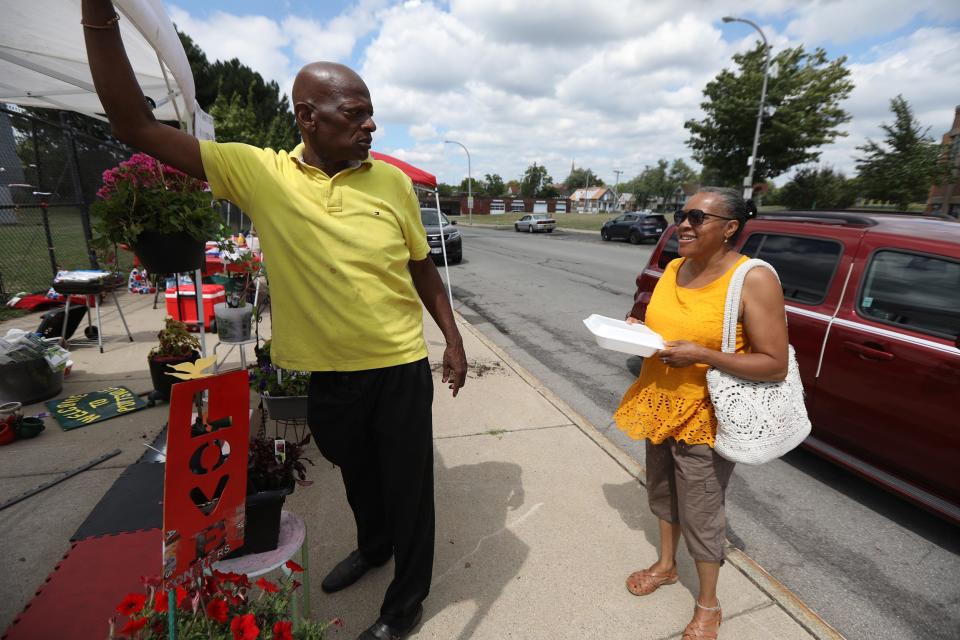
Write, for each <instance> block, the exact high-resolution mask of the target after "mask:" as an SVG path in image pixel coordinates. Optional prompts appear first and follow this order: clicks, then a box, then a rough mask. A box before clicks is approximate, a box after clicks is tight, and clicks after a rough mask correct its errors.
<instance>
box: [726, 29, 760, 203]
mask: <svg viewBox="0 0 960 640" xmlns="http://www.w3.org/2000/svg"><path fill="white" fill-rule="evenodd" d="M723 21H724V22H727V23H729V22H742V23H744V24H748V25H750V26H751V27H753V28H754V29H756V30H757V33H759V34H760V37H761V38H762V39H763V49H764V51H765V52H766V58H765V60H764V62H763V87H762V88H761V89H760V108H759V110H758V111H757V128H756V129H755V130H754V132H753V151H752V152H751V154H750V170H749V171H748V172H747V179H746V180H745V181H744V185H743V197H744V198H750V197H751V196H753V169H754V167H756V166H757V147H758V146H759V145H760V124H761V123H762V122H763V107H764V103H766V101H767V73H768V71H769V69H770V45H769V44H767V36H765V35H764V33H763V29H761V28H760V27H759V26H757V23H756V22H753V21H752V20H747V19H746V18H734V17H732V16H724V17H723Z"/></svg>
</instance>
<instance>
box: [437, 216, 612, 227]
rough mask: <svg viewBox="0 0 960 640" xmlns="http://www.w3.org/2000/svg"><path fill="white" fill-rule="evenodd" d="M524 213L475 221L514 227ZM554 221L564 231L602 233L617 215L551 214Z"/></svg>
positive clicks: (486, 217)
mask: <svg viewBox="0 0 960 640" xmlns="http://www.w3.org/2000/svg"><path fill="white" fill-rule="evenodd" d="M525 215H526V214H524V213H504V214H502V215H497V216H488V215H475V216H473V221H474V222H475V223H476V224H489V225H496V226H498V227H512V226H513V223H514V222H516V221H517V220H519V219H520V218H522V217H523V216H525ZM551 215H553V219H554V220H556V221H557V226H558V227H560V228H563V229H585V230H588V231H600V227H601V226H602V225H603V223H604V222H606V221H607V220H609V219H611V218H615V217H616V214H613V213H609V214H607V213H597V214H594V213H557V214H551ZM453 219H454V220H457V221H458V222H462V223H466V222H467V220H468V217H467V216H459V217H456V218H453Z"/></svg>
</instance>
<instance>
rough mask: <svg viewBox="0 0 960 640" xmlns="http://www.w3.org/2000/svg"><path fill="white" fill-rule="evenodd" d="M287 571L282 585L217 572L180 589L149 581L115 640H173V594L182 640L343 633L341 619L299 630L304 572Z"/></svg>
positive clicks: (306, 623) (294, 639) (303, 639)
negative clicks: (295, 603) (294, 612)
mask: <svg viewBox="0 0 960 640" xmlns="http://www.w3.org/2000/svg"><path fill="white" fill-rule="evenodd" d="M286 567H287V569H289V570H290V572H291V573H290V576H289V577H283V578H281V579H280V580H279V581H278V582H276V583H274V582H271V581H269V580H267V579H266V578H260V579H259V580H257V581H256V582H254V583H251V582H250V580H249V579H248V578H247V576H245V575H242V574H238V573H223V572H221V571H217V570H214V571H213V572H212V573H210V574H204V573H200V574H199V575H193V576H190V577H189V578H188V579H187V580H185V581H183V582H182V583H181V584H176V585H170V584H168V585H163V584H162V583H161V581H160V580H159V579H158V578H144V579H143V582H144V586H145V587H146V593H130V594H127V596H126V597H125V598H124V599H123V601H121V602H120V604H118V605H117V609H116V611H117V614H119V615H118V616H115V617H114V619H112V620H111V621H110V638H117V637H127V638H138V639H140V640H165V639H166V638H168V637H169V636H168V625H169V624H170V609H169V607H170V600H169V593H170V591H172V592H173V594H174V610H173V621H174V625H175V628H176V631H177V638H179V639H180V640H237V639H241V638H242V639H243V640H254V639H257V640H323V638H324V637H326V636H325V634H326V632H327V630H329V629H330V627H342V626H343V621H341V620H340V619H339V618H336V619H334V620H330V621H329V622H315V621H313V620H303V621H302V622H301V623H300V624H299V625H297V627H296V628H294V625H293V621H292V620H291V619H290V616H289V613H288V612H289V611H290V601H291V599H292V598H293V594H294V592H295V591H296V590H297V589H298V588H299V587H300V582H299V581H298V580H297V579H296V577H295V576H296V575H297V574H299V573H302V572H303V567H301V566H300V565H299V564H297V563H296V562H293V561H292V560H288V561H287V563H286ZM165 587H166V588H165ZM254 587H256V590H255V589H254ZM167 589H169V591H168V590H167ZM124 620H125V622H124ZM121 622H124V623H123V624H122V625H120V623H121ZM118 625H119V626H120V628H119V629H117V626H118Z"/></svg>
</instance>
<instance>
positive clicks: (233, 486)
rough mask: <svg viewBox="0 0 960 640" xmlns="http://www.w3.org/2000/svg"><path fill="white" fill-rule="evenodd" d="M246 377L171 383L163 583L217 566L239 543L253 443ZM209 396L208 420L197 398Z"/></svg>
mask: <svg viewBox="0 0 960 640" xmlns="http://www.w3.org/2000/svg"><path fill="white" fill-rule="evenodd" d="M247 380H248V379H247V372H246V371H230V372H227V373H222V374H219V375H214V376H209V377H206V378H200V379H197V380H188V381H185V382H179V383H177V384H175V385H173V388H172V389H171V394H170V418H169V421H168V423H167V468H166V475H165V478H164V483H163V577H164V580H173V579H176V578H178V577H179V576H181V575H183V573H184V572H186V571H187V570H189V569H190V568H191V567H193V566H195V565H196V564H197V563H201V564H206V563H208V562H214V561H216V560H218V559H220V558H221V557H223V556H224V555H226V554H227V553H229V552H230V551H232V550H234V549H236V548H237V547H239V546H240V545H242V544H243V528H244V523H245V510H244V506H245V501H246V496H247V450H248V447H249V437H250V390H249V387H248V381H247ZM204 392H207V393H208V401H207V408H206V414H205V415H202V416H200V417H199V418H198V417H197V415H196V406H197V402H196V401H197V399H199V398H201V397H202V395H201V394H203V393H204Z"/></svg>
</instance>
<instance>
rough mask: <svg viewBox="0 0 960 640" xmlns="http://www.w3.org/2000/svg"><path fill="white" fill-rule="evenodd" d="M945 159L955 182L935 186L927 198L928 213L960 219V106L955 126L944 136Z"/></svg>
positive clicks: (954, 120)
mask: <svg viewBox="0 0 960 640" xmlns="http://www.w3.org/2000/svg"><path fill="white" fill-rule="evenodd" d="M943 145H944V146H945V147H946V149H947V152H946V153H947V157H946V158H945V159H946V160H947V161H948V162H949V163H950V166H952V167H953V182H950V183H948V184H942V185H934V186H933V187H931V188H930V196H929V197H928V198H927V211H939V212H941V213H946V214H947V215H950V216H953V217H954V218H960V106H958V107H957V108H956V110H955V111H954V114H953V126H952V127H951V128H950V131H947V132H946V133H945V134H944V135H943Z"/></svg>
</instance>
